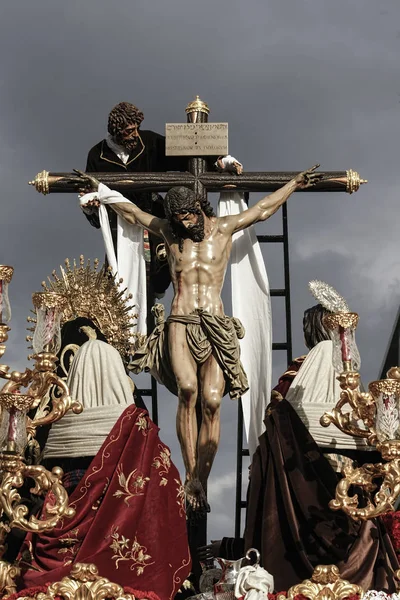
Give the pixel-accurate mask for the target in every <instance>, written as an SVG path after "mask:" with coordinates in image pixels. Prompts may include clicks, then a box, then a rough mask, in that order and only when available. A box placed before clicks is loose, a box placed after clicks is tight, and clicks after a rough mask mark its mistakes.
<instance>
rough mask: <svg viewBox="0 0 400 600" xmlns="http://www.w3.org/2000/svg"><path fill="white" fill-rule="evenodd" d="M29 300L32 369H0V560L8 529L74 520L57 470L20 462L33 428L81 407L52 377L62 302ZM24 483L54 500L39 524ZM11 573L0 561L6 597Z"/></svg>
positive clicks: (4, 285)
mask: <svg viewBox="0 0 400 600" xmlns="http://www.w3.org/2000/svg"><path fill="white" fill-rule="evenodd" d="M12 275H13V268H12V267H9V266H4V265H0V360H1V359H2V356H3V354H4V352H5V350H6V345H5V343H6V342H7V339H8V332H9V331H10V327H9V326H8V324H7V323H8V322H9V321H10V319H11V307H10V302H9V299H8V285H9V283H10V282H11V279H12ZM32 299H33V304H34V306H35V309H36V317H37V320H36V326H35V328H34V335H33V338H32V339H33V349H34V352H35V353H34V355H33V359H34V361H35V364H34V367H33V369H29V368H27V369H25V371H23V372H19V371H12V370H10V367H9V366H8V365H5V364H0V379H3V380H4V384H3V386H2V387H0V559H1V558H2V557H3V555H4V552H5V550H6V545H5V541H6V536H7V534H8V533H9V532H10V530H11V528H12V527H17V528H19V529H22V530H24V531H31V532H41V531H45V530H48V529H52V528H53V527H55V526H56V525H57V523H58V522H59V520H60V519H61V518H62V517H64V516H66V517H71V516H73V515H74V510H73V509H72V508H70V507H69V506H68V494H67V492H66V490H65V488H64V487H63V485H62V483H61V478H62V476H63V471H62V469H60V468H58V467H55V468H53V469H52V471H48V470H47V469H45V468H44V467H43V466H41V465H35V464H33V465H29V464H26V461H25V458H24V454H25V448H26V445H27V442H28V440H29V439H32V438H34V437H35V435H36V429H37V427H39V426H41V425H49V424H51V423H54V422H55V421H57V420H59V419H60V418H61V417H62V416H64V414H65V413H66V412H67V411H68V410H69V409H71V410H72V411H73V412H74V413H80V412H81V411H82V406H81V404H80V403H79V402H75V401H74V400H73V399H72V398H71V397H70V395H69V390H68V387H67V385H66V383H65V381H63V380H62V379H60V378H59V377H58V375H57V374H56V372H55V370H56V362H57V356H56V355H57V352H58V351H59V349H60V344H61V339H60V338H61V333H60V320H61V315H62V311H63V310H64V309H65V307H66V299H65V297H64V296H62V295H61V294H57V293H54V292H39V293H36V294H33V297H32ZM50 389H57V391H58V393H57V394H52V395H51V396H50V395H49V392H50ZM46 395H49V397H50V401H49V403H48V409H47V411H46V412H45V414H42V416H41V417H40V418H35V416H34V412H35V409H36V408H37V407H38V406H39V404H40V403H41V401H42V399H43V398H44V397H45V396H46ZM27 478H30V479H33V481H34V483H35V485H34V487H33V489H32V490H31V491H32V493H34V494H40V495H42V494H45V493H46V492H49V491H51V492H52V493H53V495H54V506H52V507H51V508H49V509H48V510H47V511H46V516H44V517H42V518H40V517H39V518H38V517H36V516H34V515H29V510H28V507H27V506H26V505H25V504H24V503H23V501H22V499H21V496H20V494H19V492H18V490H19V489H20V488H21V487H22V485H23V484H24V482H25V480H26V479H27ZM15 570H16V567H15V566H13V565H10V564H9V563H6V562H4V561H2V560H0V589H5V588H7V591H8V592H9V593H11V592H12V584H11V583H10V577H14V576H15V573H14V571H15ZM7 582H8V583H7ZM10 586H11V588H10ZM10 590H11V592H10Z"/></svg>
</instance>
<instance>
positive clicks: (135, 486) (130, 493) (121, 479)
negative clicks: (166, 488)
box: [113, 465, 150, 506]
mask: <svg viewBox="0 0 400 600" xmlns="http://www.w3.org/2000/svg"><path fill="white" fill-rule="evenodd" d="M122 469H123V466H122V465H119V466H118V469H117V474H118V483H119V485H120V486H121V488H122V490H117V491H116V492H114V494H113V496H116V497H117V498H122V496H126V498H124V502H125V504H126V505H127V506H129V500H130V499H131V498H134V497H135V496H143V495H144V487H145V485H146V483H147V482H148V481H150V477H144V476H143V475H142V474H141V473H137V469H134V470H133V471H132V472H131V473H129V475H128V477H127V478H126V477H125V474H124V472H123V470H122Z"/></svg>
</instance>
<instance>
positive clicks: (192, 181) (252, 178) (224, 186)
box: [29, 96, 367, 197]
mask: <svg viewBox="0 0 400 600" xmlns="http://www.w3.org/2000/svg"><path fill="white" fill-rule="evenodd" d="M208 113H209V109H208V106H207V104H205V103H204V102H202V101H201V100H200V99H199V97H198V96H197V99H196V100H195V101H194V102H191V103H190V104H189V105H188V106H187V108H186V114H187V119H188V123H191V124H192V125H191V126H192V127H193V126H196V124H200V126H201V124H204V123H208ZM179 154H182V152H179ZM183 154H187V153H186V152H183ZM207 154H211V155H212V154H214V153H213V152H207ZM204 155H205V153H203V155H202V156H196V157H194V156H191V157H190V158H189V160H188V170H187V171H186V172H184V173H182V172H169V173H96V179H98V180H99V181H100V182H101V183H104V184H106V185H108V186H109V187H111V188H112V189H114V190H118V191H119V192H121V193H124V192H135V191H149V192H150V191H151V192H166V191H168V190H169V189H170V188H171V187H174V186H186V187H188V188H190V189H192V190H194V191H195V192H196V195H197V197H205V196H206V195H207V193H208V192H223V191H228V190H234V191H237V192H273V191H274V190H277V189H278V188H280V187H282V186H283V185H285V183H288V181H290V180H291V179H292V178H293V177H294V176H295V175H297V174H298V171H293V172H260V173H257V172H244V173H242V174H241V175H232V174H228V173H217V172H209V171H207V170H206V160H205V159H204V158H203V156H204ZM362 183H367V181H366V180H364V179H360V176H359V174H358V173H357V172H356V171H353V170H351V169H349V170H347V171H328V172H325V173H323V177H322V180H321V181H320V182H319V183H317V184H316V185H315V186H313V187H312V188H308V189H306V190H305V191H307V192H348V193H350V194H352V193H353V192H356V191H357V190H358V189H359V187H360V185H361V184H362ZM29 185H33V186H34V187H35V188H36V190H37V191H38V192H40V193H42V194H50V193H58V194H59V193H62V194H68V193H72V192H75V193H76V192H78V190H79V188H80V187H81V186H82V180H81V178H80V177H79V176H78V175H76V174H75V173H49V172H48V171H42V172H40V173H38V174H37V175H36V177H35V179H34V180H33V181H30V182H29ZM298 191H302V190H298Z"/></svg>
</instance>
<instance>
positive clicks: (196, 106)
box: [185, 96, 210, 115]
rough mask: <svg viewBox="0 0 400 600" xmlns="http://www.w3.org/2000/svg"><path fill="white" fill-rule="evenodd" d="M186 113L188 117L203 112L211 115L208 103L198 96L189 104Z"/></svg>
mask: <svg viewBox="0 0 400 600" xmlns="http://www.w3.org/2000/svg"><path fill="white" fill-rule="evenodd" d="M185 112H186V114H187V115H188V114H190V113H193V112H201V113H205V114H206V115H208V114H210V109H209V107H208V104H207V103H206V102H204V101H203V100H200V98H199V96H196V100H193V102H189V104H188V105H187V107H186V109H185Z"/></svg>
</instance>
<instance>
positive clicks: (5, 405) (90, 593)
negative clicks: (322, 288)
mask: <svg viewBox="0 0 400 600" xmlns="http://www.w3.org/2000/svg"><path fill="white" fill-rule="evenodd" d="M188 108H189V107H188ZM187 114H188V120H189V123H188V125H190V124H192V125H194V126H196V125H199V126H201V125H202V124H204V123H207V116H208V107H206V105H205V104H204V103H202V102H201V101H200V100H199V99H197V101H195V103H193V105H192V106H191V109H190V110H188V111H187ZM192 129H193V128H192ZM192 133H193V131H192ZM214 153H215V149H213V151H212V152H210V154H214ZM205 154H207V153H203V154H202V155H201V156H196V155H194V156H193V152H192V153H191V158H189V161H188V172H186V173H162V174H160V173H137V174H132V173H129V174H126V175H124V174H111V173H99V174H97V177H98V179H99V180H100V181H101V182H103V183H106V184H108V185H109V186H111V187H112V188H114V189H117V190H119V191H122V192H123V191H128V190H129V191H135V190H151V191H166V190H168V189H169V188H170V187H172V186H178V185H184V186H187V187H189V188H191V189H194V190H195V191H196V193H197V194H199V195H201V196H206V194H207V193H208V192H218V191H226V190H229V189H234V190H235V191H246V192H249V191H255V192H256V191H257V192H258V191H273V190H275V189H277V188H279V187H281V186H282V185H283V184H285V183H286V182H287V181H289V180H290V179H291V178H292V177H293V175H294V173H291V172H290V173H244V174H243V175H241V176H232V175H228V174H225V173H223V174H221V173H207V172H206V170H205V160H204V158H202V156H204V155H205ZM31 183H32V184H33V185H34V186H35V188H36V189H37V191H38V192H41V193H43V194H48V193H53V192H57V193H73V192H77V191H78V189H79V187H80V185H81V180H80V179H79V177H77V176H76V175H75V174H73V173H49V172H47V171H42V172H41V173H39V174H38V175H37V176H36V178H35V180H34V181H33V182H31ZM362 183H365V181H364V180H362V179H361V178H360V177H359V175H358V174H357V173H356V172H354V171H352V170H348V171H345V172H343V171H341V172H336V171H335V172H326V173H324V174H323V178H322V181H321V182H320V183H319V184H317V185H316V186H315V188H313V189H312V190H311V191H319V192H333V191H346V192H348V193H353V192H355V191H357V189H358V188H359V186H360V184H362ZM11 277H12V268H11V267H0V280H1V285H0V292H1V293H0V321H1V324H0V343H1V344H2V345H1V346H0V356H2V355H3V354H4V351H5V346H4V343H5V342H6V341H7V334H8V331H9V327H8V325H7V323H8V321H9V318H10V316H11V315H10V310H9V303H8V301H7V291H6V290H7V286H8V284H9V283H10V281H11ZM34 303H35V307H36V309H37V312H38V323H40V319H42V326H41V327H39V329H38V333H37V335H36V340H35V335H34V336H33V337H34V340H33V342H34V350H35V356H34V358H35V361H36V362H35V366H34V369H33V370H30V369H26V370H25V372H24V373H19V372H17V371H11V372H10V370H9V368H8V367H7V366H5V365H0V377H1V378H3V379H5V380H6V383H5V385H4V386H3V388H2V390H1V391H0V405H1V408H2V420H1V426H0V441H1V447H0V450H1V454H0V461H1V462H0V466H1V470H2V475H1V477H2V479H1V483H0V510H1V511H2V517H3V520H2V522H1V524H0V531H1V536H2V537H1V541H2V544H3V545H4V540H5V537H6V534H7V532H8V531H9V529H10V527H12V526H18V527H21V528H22V529H24V530H25V531H41V530H45V529H46V528H49V527H54V525H55V523H56V522H57V520H58V519H60V518H61V516H65V517H68V515H71V514H72V513H71V509H69V508H68V503H67V497H66V492H65V490H64V488H63V486H62V485H61V482H60V480H61V475H62V473H60V470H57V469H53V471H52V472H51V473H49V472H48V471H47V472H46V471H45V470H43V467H41V468H39V466H37V465H27V464H26V463H25V462H24V458H23V452H24V449H25V445H26V443H27V441H28V439H29V437H32V438H33V437H34V435H35V431H36V428H37V427H38V426H39V425H42V424H45V423H51V422H54V421H55V420H57V419H59V418H61V417H62V415H63V414H65V412H66V411H67V410H69V409H72V410H73V411H74V412H79V411H80V410H81V407H80V406H79V405H78V403H76V402H74V400H73V399H71V398H70V397H69V394H68V389H66V386H65V382H64V381H62V380H61V379H60V378H59V377H58V376H57V375H56V374H55V364H56V354H57V351H58V343H59V323H60V320H61V317H60V315H61V314H62V312H63V311H64V310H67V307H66V306H65V300H64V298H63V296H62V295H61V294H58V293H57V291H55V290H54V289H52V290H46V291H45V292H42V293H41V294H37V295H35V298H34ZM1 313H2V314H1ZM39 313H40V315H41V316H40V317H39ZM3 321H4V322H3ZM356 322H357V318H356V316H354V314H349V313H348V312H340V311H338V313H336V314H334V315H332V316H331V321H329V322H328V321H327V323H326V324H327V327H331V329H332V330H334V331H335V332H336V338H337V341H336V345H335V347H336V348H339V347H340V352H341V357H342V364H343V369H342V371H343V372H342V374H341V376H340V379H339V381H340V383H341V386H342V390H343V392H342V398H341V400H340V402H339V403H338V405H337V407H336V409H335V411H333V412H332V414H331V415H329V416H325V417H324V419H323V424H325V425H327V424H329V423H330V422H333V423H335V424H336V425H337V426H338V427H340V428H341V429H342V431H345V432H348V433H349V434H350V435H358V436H361V437H366V438H367V440H368V442H369V443H370V444H374V443H376V444H377V447H378V448H379V449H380V451H381V452H382V456H383V457H384V458H385V459H387V458H388V457H389V458H390V459H392V463H393V466H392V467H391V468H389V467H386V465H385V464H384V465H382V471H381V476H382V473H383V474H384V476H385V477H386V479H385V481H386V484H385V485H386V488H385V489H386V490H388V489H389V493H388V492H387V491H386V492H383V493H382V494H381V496H380V497H379V499H378V501H377V502H376V503H375V505H374V506H373V507H372V508H371V507H367V509H366V510H365V509H356V508H355V507H354V501H352V500H351V499H350V500H347V499H346V498H347V491H348V487H349V485H350V483H349V484H348V485H347V483H344V487H343V486H342V488H341V491H340V493H339V500H338V496H337V498H336V500H335V501H333V502H336V503H338V502H339V501H341V502H342V504H341V505H340V507H341V508H343V509H344V510H348V507H349V506H350V508H351V510H350V511H349V510H348V512H349V514H351V516H352V517H353V518H370V517H372V516H374V515H375V514H382V513H383V512H385V511H387V510H391V509H392V507H393V501H394V499H395V497H396V496H397V495H398V493H399V491H400V487H399V486H400V467H399V465H398V462H399V460H400V459H399V458H397V457H398V456H399V455H400V450H399V445H400V440H397V439H396V437H395V436H396V435H397V436H398V435H399V434H400V421H399V418H398V414H399V388H400V373H399V369H395V370H394V371H392V372H391V377H390V379H388V380H384V381H386V382H388V383H382V382H374V383H373V384H370V393H369V394H365V393H364V394H363V393H361V392H359V391H358V382H359V376H358V373H357V371H356V369H355V360H354V359H355V356H354V353H353V346H352V344H351V340H352V335H353V332H354V329H355V325H356ZM103 325H104V324H103ZM35 333H36V332H35ZM116 333H117V332H116ZM352 353H353V354H352ZM54 386H56V387H59V389H60V390H61V394H58V396H57V395H55V396H54V399H53V400H52V401H51V402H50V405H49V410H48V412H47V413H46V415H45V416H43V417H42V418H41V420H37V419H36V420H35V419H33V420H32V419H30V418H29V417H28V416H27V412H28V411H29V410H31V409H33V408H35V407H37V406H38V405H39V404H40V402H41V400H42V399H43V398H44V397H45V396H46V395H47V394H48V392H49V389H50V387H54ZM21 387H22V388H24V389H25V388H26V391H25V393H23V394H21V393H20V388H21ZM346 402H347V403H348V404H349V405H350V407H351V409H352V411H353V414H352V417H351V418H349V417H348V416H346V414H344V415H343V414H342V413H341V408H342V407H343V406H344V404H345V403H346ZM382 407H383V408H382ZM389 409H390V410H391V411H392V412H391V415H392V417H393V415H397V421H396V419H394V417H393V419H394V420H393V419H392V421H393V422H392V424H391V425H390V426H389V429H388V426H387V425H385V426H383V427H382V422H383V421H382V419H381V420H380V421H379V423H380V424H379V425H378V420H379V419H375V417H377V415H379V414H381V413H382V411H383V412H387V410H389ZM396 410H397V413H396ZM386 416H387V415H386ZM354 419H356V420H357V419H358V420H360V419H361V420H362V421H363V422H364V425H365V429H360V430H357V429H354V427H353V425H352V424H351V423H352V422H353V421H354ZM390 427H392V428H391V429H390ZM367 467H368V468H367V469H366V471H364V474H363V476H362V477H361V479H362V478H364V479H363V481H364V482H365V478H366V479H367V480H368V481H367V483H368V485H369V487H368V485H367V486H366V487H367V488H368V489H369V490H370V489H371V480H372V479H373V478H375V477H377V476H378V475H377V474H376V473H377V471H371V469H369V467H370V466H369V465H367ZM345 475H346V473H345ZM347 475H348V476H349V477H353V479H352V483H354V482H357V483H359V479H360V476H359V479H357V476H356V475H353V474H352V473H348V474H347ZM347 475H346V476H347ZM27 476H29V477H33V478H34V479H35V482H36V486H35V488H34V491H36V492H46V491H47V490H49V489H52V490H53V492H54V493H55V495H56V497H57V499H58V503H57V509H56V510H55V513H54V515H52V517H51V519H49V520H48V521H49V522H45V521H40V519H39V520H38V519H36V518H33V517H30V516H29V515H28V509H27V507H25V506H24V505H23V504H21V503H20V497H19V495H18V492H17V489H18V488H19V487H20V486H21V485H22V482H23V480H24V477H27ZM368 478H369V479H368ZM344 481H346V478H345V479H344ZM363 481H362V482H363ZM346 486H347V487H346ZM388 486H389V487H388ZM388 496H390V500H387V498H388ZM385 499H386V500H385ZM332 507H333V508H339V505H338V504H335V505H333V506H332ZM357 510H358V512H357ZM362 510H364V512H360V511H362ZM377 511H379V512H377ZM0 566H1V571H0V576H1V578H0V584H1V586H2V588H3V591H4V592H5V593H4V594H3V596H6V595H9V594H10V593H12V592H13V591H14V590H15V584H14V582H13V578H14V577H15V576H16V575H17V570H18V567H15V566H14V565H9V564H7V563H5V562H4V561H1V562H0ZM335 569H336V567H334V566H332V565H331V566H326V567H317V568H316V569H315V572H314V575H313V577H312V579H311V580H309V581H307V582H303V584H299V585H300V586H303V587H301V588H300V587H299V589H297V587H298V586H295V588H296V589H294V588H292V589H291V590H289V594H288V595H289V597H290V598H294V597H296V595H297V594H303V595H305V596H306V597H308V598H311V599H313V598H316V597H318V598H322V597H327V598H345V597H349V596H352V595H353V594H357V595H358V596H360V595H361V590H360V588H358V587H357V586H352V585H351V584H348V582H343V581H342V580H340V577H339V574H338V572H337V569H336V570H335ZM67 579H68V581H67V582H64V588H63V587H62V585H61V583H62V582H60V584H54V585H53V588H54V589H52V590H50V589H49V591H48V596H46V598H47V597H49V598H50V597H54V596H55V595H58V596H64V597H68V598H75V597H76V598H77V597H87V598H93V599H95V598H96V599H97V598H104V597H106V595H105V594H104V590H101V587H102V585H104V584H106V585H109V586H110V587H108V592H107V593H108V595H109V596H110V595H111V596H114V597H116V596H118V597H121V598H125V597H128V596H124V595H123V593H122V591H121V589H119V588H118V586H117V584H110V582H108V583H107V580H102V579H101V577H100V575H99V574H98V573H97V571H96V567H95V566H93V565H91V566H88V565H75V566H74V568H73V569H72V570H71V573H70V576H69V578H67ZM113 585H114V586H117V587H112V586H113ZM68 586H69V587H68ZM82 586H85V590H83V587H82ZM68 590H69V592H68Z"/></svg>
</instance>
